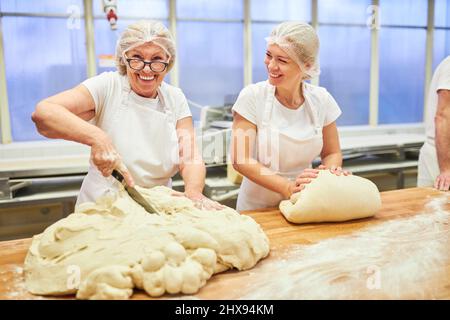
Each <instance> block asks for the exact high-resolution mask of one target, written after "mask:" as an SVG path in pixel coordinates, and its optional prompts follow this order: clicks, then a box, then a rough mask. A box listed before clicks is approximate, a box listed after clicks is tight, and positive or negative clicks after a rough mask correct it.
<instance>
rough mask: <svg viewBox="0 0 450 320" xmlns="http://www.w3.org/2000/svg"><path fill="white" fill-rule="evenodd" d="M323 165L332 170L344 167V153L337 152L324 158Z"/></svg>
mask: <svg viewBox="0 0 450 320" xmlns="http://www.w3.org/2000/svg"><path fill="white" fill-rule="evenodd" d="M322 164H323V165H324V166H326V167H327V168H331V167H332V166H335V167H342V153H340V152H335V153H330V154H327V155H325V156H323V157H322Z"/></svg>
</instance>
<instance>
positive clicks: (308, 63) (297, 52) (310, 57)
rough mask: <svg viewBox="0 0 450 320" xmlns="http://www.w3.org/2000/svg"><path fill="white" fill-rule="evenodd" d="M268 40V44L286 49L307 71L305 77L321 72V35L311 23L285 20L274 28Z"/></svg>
mask: <svg viewBox="0 0 450 320" xmlns="http://www.w3.org/2000/svg"><path fill="white" fill-rule="evenodd" d="M266 41H267V44H269V45H270V44H276V45H278V46H279V47H280V48H281V49H282V50H283V51H285V52H286V54H287V55H288V56H289V58H291V59H292V60H294V61H295V62H296V63H297V64H298V65H299V67H300V69H301V70H302V72H303V73H305V79H311V78H313V77H315V76H318V75H319V74H320V67H319V59H318V55H319V37H318V36H317V33H316V31H315V30H314V28H313V27H311V26H310V25H309V24H307V23H302V22H296V21H288V22H283V23H281V24H279V25H278V26H276V27H275V28H274V29H273V30H272V33H271V34H270V36H269V37H267V38H266Z"/></svg>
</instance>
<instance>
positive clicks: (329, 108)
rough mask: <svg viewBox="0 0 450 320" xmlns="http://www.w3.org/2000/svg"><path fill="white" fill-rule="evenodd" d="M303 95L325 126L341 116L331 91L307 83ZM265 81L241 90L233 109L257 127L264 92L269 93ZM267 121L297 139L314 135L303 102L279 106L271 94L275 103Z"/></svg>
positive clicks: (262, 107)
mask: <svg viewBox="0 0 450 320" xmlns="http://www.w3.org/2000/svg"><path fill="white" fill-rule="evenodd" d="M304 85H305V86H304V88H305V90H304V92H303V94H304V95H309V98H310V99H309V101H312V102H313V105H312V106H311V107H312V109H313V110H314V112H315V114H316V115H318V117H319V123H320V124H321V125H322V126H327V125H329V124H330V123H332V122H333V121H336V119H337V118H338V117H339V116H340V115H341V113H342V111H341V109H340V108H339V106H338V104H337V102H336V101H335V100H334V99H333V97H332V96H331V94H330V93H329V92H328V91H327V90H326V89H325V88H322V87H318V86H314V85H311V84H308V83H305V84H304ZM267 86H269V84H268V83H267V81H263V82H258V83H256V84H251V85H249V86H247V87H245V88H244V89H242V91H241V93H240V94H239V97H238V99H237V101H236V103H235V104H234V106H233V109H232V110H233V111H235V112H237V113H239V114H240V115H241V116H242V117H244V118H245V119H247V120H248V121H250V122H251V123H253V124H255V125H256V126H260V125H261V124H262V117H263V113H264V107H265V99H266V94H267V92H268V90H267ZM270 123H271V125H273V126H274V127H276V128H278V129H279V130H280V131H282V132H283V133H285V134H287V135H289V136H291V137H295V138H298V139H304V138H309V137H311V136H312V135H313V134H314V129H315V128H314V123H313V120H312V119H311V117H310V114H309V112H308V110H307V109H306V106H305V104H303V105H301V106H300V107H298V108H297V109H289V108H287V107H285V106H284V105H282V104H281V103H280V102H279V101H278V100H277V99H276V98H275V97H274V106H273V108H272V113H271V116H270Z"/></svg>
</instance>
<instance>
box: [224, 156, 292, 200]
mask: <svg viewBox="0 0 450 320" xmlns="http://www.w3.org/2000/svg"><path fill="white" fill-rule="evenodd" d="M233 168H234V169H235V170H236V171H238V172H239V173H240V174H242V175H243V176H245V177H247V178H248V179H250V180H251V181H253V182H255V183H256V184H259V185H260V186H263V187H264V188H267V189H269V190H272V191H274V192H277V193H279V194H281V195H282V196H283V197H284V198H285V199H287V198H289V197H290V196H291V193H292V191H291V187H292V183H291V182H290V181H289V180H288V179H286V178H284V177H282V176H280V175H277V174H276V173H275V172H274V171H273V170H270V169H268V168H267V167H265V166H263V165H262V164H261V163H259V162H257V161H256V160H255V159H248V160H247V161H243V163H242V164H240V163H237V162H234V163H233Z"/></svg>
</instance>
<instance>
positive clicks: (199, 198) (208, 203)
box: [172, 191, 225, 210]
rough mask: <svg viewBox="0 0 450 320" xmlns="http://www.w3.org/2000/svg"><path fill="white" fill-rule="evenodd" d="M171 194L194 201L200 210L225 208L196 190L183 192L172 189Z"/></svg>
mask: <svg viewBox="0 0 450 320" xmlns="http://www.w3.org/2000/svg"><path fill="white" fill-rule="evenodd" d="M172 195H173V196H178V197H186V198H189V199H190V200H191V201H192V202H193V203H194V206H195V207H196V208H197V209H200V210H222V209H224V208H225V206H223V205H221V204H220V203H218V202H217V201H214V200H211V199H209V198H207V197H205V196H204V195H203V194H202V193H201V192H198V191H186V192H184V193H183V192H178V191H173V193H172Z"/></svg>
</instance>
